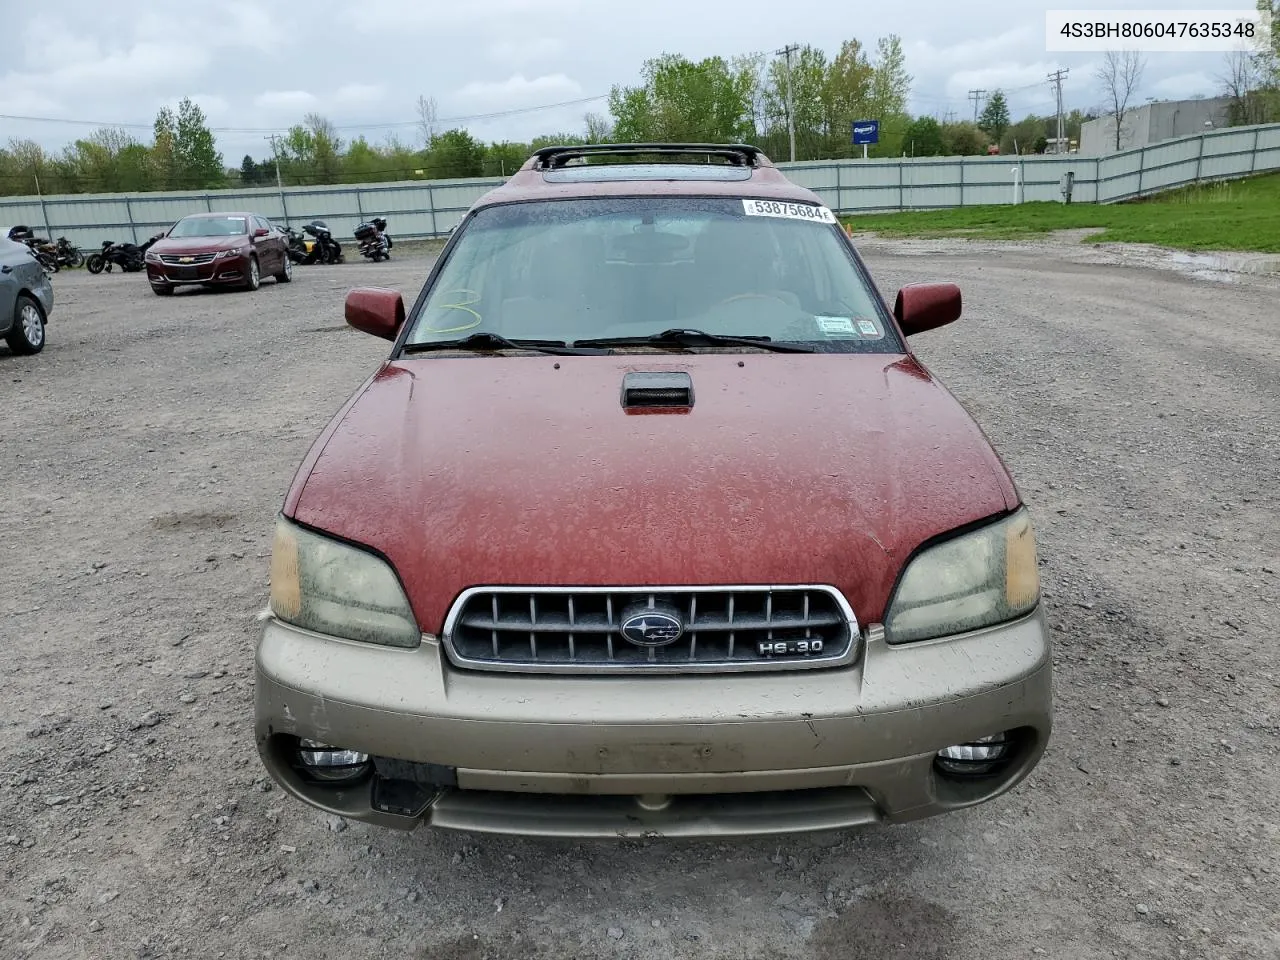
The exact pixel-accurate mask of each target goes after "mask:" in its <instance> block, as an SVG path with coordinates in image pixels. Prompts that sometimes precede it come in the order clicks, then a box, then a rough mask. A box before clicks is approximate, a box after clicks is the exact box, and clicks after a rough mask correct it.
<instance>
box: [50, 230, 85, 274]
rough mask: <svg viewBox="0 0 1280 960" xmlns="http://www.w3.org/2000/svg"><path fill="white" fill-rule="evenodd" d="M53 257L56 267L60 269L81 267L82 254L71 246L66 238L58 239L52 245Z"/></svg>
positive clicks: (82, 264) (82, 262)
mask: <svg viewBox="0 0 1280 960" xmlns="http://www.w3.org/2000/svg"><path fill="white" fill-rule="evenodd" d="M54 246H55V250H54V256H56V257H57V260H58V266H60V267H83V266H84V254H83V253H81V252H80V250H79V249H78V248H76V247H74V246H72V245H71V241H70V240H68V239H67V238H66V237H59V238H58V241H57V243H56V244H55V245H54Z"/></svg>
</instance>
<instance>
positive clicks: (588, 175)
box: [542, 163, 751, 183]
mask: <svg viewBox="0 0 1280 960" xmlns="http://www.w3.org/2000/svg"><path fill="white" fill-rule="evenodd" d="M542 176H543V178H544V179H545V180H546V181H547V182H548V183H604V182H610V181H618V180H715V181H721V182H724V181H735V180H750V179H751V168H750V167H739V166H733V165H730V164H727V163H584V164H581V165H574V166H565V167H558V168H556V169H555V170H547V171H544V172H543V174H542Z"/></svg>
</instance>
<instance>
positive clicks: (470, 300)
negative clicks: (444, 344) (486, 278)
mask: <svg viewBox="0 0 1280 960" xmlns="http://www.w3.org/2000/svg"><path fill="white" fill-rule="evenodd" d="M440 296H441V297H455V298H456V299H455V301H454V302H452V303H435V304H432V306H433V307H437V308H439V309H440V310H461V311H463V312H464V313H469V314H471V316H472V317H474V318H475V319H473V320H470V321H469V322H467V323H464V324H463V325H462V326H460V327H433V326H429V327H426V328H425V329H426V330H427V332H429V333H464V332H465V331H467V330H472V329H474V328H476V327H478V326H480V324H481V323H482V322H483V320H484V318H483V317H481V316H480V313H479V311H477V310H472V309H471V305H472V304H474V303H479V302H480V300H481V295H480V293H479V292H478V291H476V290H470V289H468V288H466V287H457V288H455V289H453V290H446V291H444V292H443V293H442V294H441V295H440Z"/></svg>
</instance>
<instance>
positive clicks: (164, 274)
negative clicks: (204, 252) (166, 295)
mask: <svg viewBox="0 0 1280 960" xmlns="http://www.w3.org/2000/svg"><path fill="white" fill-rule="evenodd" d="M146 266H147V279H148V280H150V281H151V284H152V286H156V287H180V286H185V285H188V284H221V283H243V282H244V279H245V277H246V276H247V275H248V271H249V258H248V257H224V258H222V259H221V260H212V261H210V262H209V263H201V264H195V265H193V266H185V265H183V264H171V263H156V262H155V261H154V260H148V261H147V262H146Z"/></svg>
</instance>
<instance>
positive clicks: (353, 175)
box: [342, 137, 399, 183]
mask: <svg viewBox="0 0 1280 960" xmlns="http://www.w3.org/2000/svg"><path fill="white" fill-rule="evenodd" d="M388 167H389V164H388V163H387V160H386V158H385V157H384V156H383V155H382V153H381V151H379V150H378V149H377V148H375V147H373V146H371V145H370V144H369V141H368V140H366V139H365V138H364V137H356V139H354V140H352V141H351V145H350V146H348V147H347V152H346V153H344V154H343V156H342V179H343V180H344V181H346V182H347V183H377V182H378V181H380V180H386V179H399V177H397V176H396V173H395V172H394V171H392V170H389V169H388Z"/></svg>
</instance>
